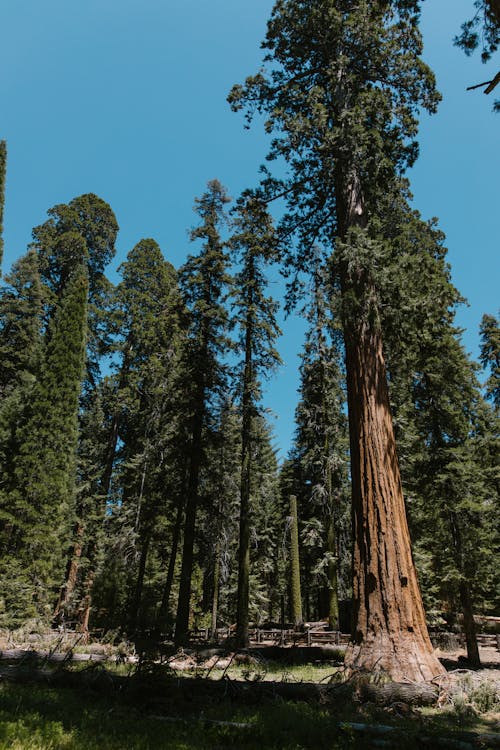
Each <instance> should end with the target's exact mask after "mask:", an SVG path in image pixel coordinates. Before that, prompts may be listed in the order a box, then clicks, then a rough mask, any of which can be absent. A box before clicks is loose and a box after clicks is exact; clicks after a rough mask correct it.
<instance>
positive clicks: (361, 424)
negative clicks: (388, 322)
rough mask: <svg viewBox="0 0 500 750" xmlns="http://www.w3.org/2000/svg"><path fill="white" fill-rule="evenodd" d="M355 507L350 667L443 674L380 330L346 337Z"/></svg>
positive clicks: (399, 676) (413, 676)
mask: <svg viewBox="0 0 500 750" xmlns="http://www.w3.org/2000/svg"><path fill="white" fill-rule="evenodd" d="M345 340H346V368H347V392H348V405H349V430H350V445H351V474H352V503H353V543H354V549H353V632H352V642H351V644H350V646H349V648H348V651H347V654H346V665H347V666H348V667H349V668H350V669H356V670H367V671H370V672H374V671H383V672H386V673H387V674H388V675H389V676H390V677H391V678H392V679H393V680H394V681H397V682H401V681H405V680H412V681H416V682H418V681H427V680H431V679H432V678H434V677H436V676H437V675H439V674H442V673H443V671H444V670H443V668H442V666H441V664H440V663H439V661H438V659H437V657H436V656H435V655H434V653H433V649H432V645H431V642H430V639H429V635H428V632H427V625H426V622H425V613H424V608H423V604H422V598H421V595H420V590H419V586H418V581H417V575H416V571H415V566H414V563H413V559H412V554H411V547H410V535H409V530H408V525H407V521H406V513H405V507H404V499H403V492H402V487H401V479H400V474H399V464H398V458H397V453H396V444H395V440H394V430H393V425H392V418H391V412H390V406H389V394H388V388H387V381H386V372H385V363H384V357H383V353H382V339H381V335H380V332H379V331H378V330H377V329H376V328H374V327H372V326H370V324H369V323H368V322H362V323H360V324H359V326H358V327H357V330H355V331H347V332H346V336H345Z"/></svg>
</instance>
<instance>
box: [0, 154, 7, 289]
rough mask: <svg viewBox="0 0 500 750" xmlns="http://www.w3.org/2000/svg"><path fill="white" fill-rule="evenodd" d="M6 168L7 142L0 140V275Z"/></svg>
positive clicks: (0, 273) (0, 269) (0, 271)
mask: <svg viewBox="0 0 500 750" xmlns="http://www.w3.org/2000/svg"><path fill="white" fill-rule="evenodd" d="M6 170H7V144H6V142H5V141H0V277H1V275H2V260H3V211H4V205H5V173H6Z"/></svg>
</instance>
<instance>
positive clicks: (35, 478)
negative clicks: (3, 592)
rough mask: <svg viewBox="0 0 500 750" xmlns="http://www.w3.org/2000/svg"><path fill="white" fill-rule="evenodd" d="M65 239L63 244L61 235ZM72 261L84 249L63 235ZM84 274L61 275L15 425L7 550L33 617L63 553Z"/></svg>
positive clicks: (47, 600)
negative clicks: (36, 368)
mask: <svg viewBox="0 0 500 750" xmlns="http://www.w3.org/2000/svg"><path fill="white" fill-rule="evenodd" d="M66 242H68V243H69V242H70V239H69V238H68V237H67V238H66ZM71 242H72V244H73V250H74V252H75V257H78V256H79V257H80V258H82V257H85V244H84V241H83V240H82V238H81V237H79V236H78V235H76V236H73V237H72V238H71ZM87 294H88V277H87V269H86V267H85V266H84V265H83V264H82V263H81V262H80V263H78V264H77V265H76V267H75V268H74V270H73V272H72V274H70V275H69V276H68V278H67V283H66V286H65V289H64V293H63V294H62V297H61V301H60V304H59V305H58V307H57V310H56V313H55V315H54V317H53V318H52V320H51V322H50V325H49V331H48V333H49V341H48V344H47V349H46V354H45V359H44V366H43V369H42V371H41V373H40V376H39V379H38V381H37V383H36V385H35V387H34V390H33V394H32V397H31V402H30V405H29V408H28V409H27V412H28V413H27V418H26V421H25V423H24V424H23V425H21V427H20V428H19V436H18V440H19V452H18V455H17V456H16V458H15V461H14V475H15V479H16V487H15V489H13V490H12V492H11V500H12V502H13V503H14V505H15V508H16V530H15V533H14V535H13V540H14V547H15V548H16V550H18V554H19V555H20V557H21V559H23V561H24V563H25V565H26V567H27V569H28V570H29V577H30V580H31V582H32V592H33V599H34V601H35V603H36V606H37V610H38V612H39V614H43V615H45V616H46V615H47V614H48V609H47V607H51V606H53V605H54V603H55V591H56V590H57V588H58V587H59V585H60V584H61V582H62V578H63V575H64V562H63V561H64V552H65V550H66V546H67V541H68V538H69V534H70V528H71V524H72V522H73V518H74V512H75V481H76V447H77V419H78V401H79V395H80V388H81V382H82V377H83V368H84V363H85V344H86V333H87Z"/></svg>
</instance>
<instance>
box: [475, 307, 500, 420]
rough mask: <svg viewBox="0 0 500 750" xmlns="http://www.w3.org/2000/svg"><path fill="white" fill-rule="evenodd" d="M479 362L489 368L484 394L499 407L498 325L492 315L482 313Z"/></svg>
mask: <svg viewBox="0 0 500 750" xmlns="http://www.w3.org/2000/svg"><path fill="white" fill-rule="evenodd" d="M479 333H480V335H481V364H482V365H483V367H484V368H485V369H486V368H489V370H490V372H491V375H490V377H489V378H488V380H487V381H486V396H487V398H489V399H491V400H492V401H493V403H494V405H495V408H496V409H500V326H499V325H498V320H497V319H496V318H495V317H494V316H493V315H483V318H482V320H481V328H480V330H479Z"/></svg>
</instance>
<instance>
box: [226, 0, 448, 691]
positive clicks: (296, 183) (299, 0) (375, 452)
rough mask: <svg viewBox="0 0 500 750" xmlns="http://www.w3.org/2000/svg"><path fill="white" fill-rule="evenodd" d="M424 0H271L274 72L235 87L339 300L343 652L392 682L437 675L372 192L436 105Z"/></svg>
mask: <svg viewBox="0 0 500 750" xmlns="http://www.w3.org/2000/svg"><path fill="white" fill-rule="evenodd" d="M418 10H419V3H418V2H417V1H416V0H399V1H394V2H385V1H382V0H379V1H378V2H368V1H367V0H362V1H361V2H356V3H354V2H352V0H319V2H316V3H314V4H312V3H310V2H306V1H305V0H279V2H277V3H276V5H275V7H274V9H273V12H272V16H271V19H270V21H269V24H268V30H267V36H266V39H265V41H264V44H263V46H264V47H265V48H266V49H267V50H268V51H269V52H268V55H267V58H266V59H267V61H268V62H270V63H271V66H270V69H269V72H267V73H266V71H263V72H260V73H258V74H257V75H256V76H254V77H251V78H248V79H247V81H246V83H245V84H244V85H243V86H235V87H234V88H233V90H232V92H231V94H230V102H231V104H232V106H233V108H234V109H236V110H238V109H241V108H246V111H247V115H248V117H250V118H251V116H252V114H253V113H254V112H255V111H257V112H262V113H266V114H267V115H268V119H267V122H266V128H267V130H268V131H269V132H270V133H272V134H273V136H274V138H273V141H272V146H271V152H270V155H269V158H270V159H279V158H282V159H284V160H285V161H286V162H287V163H288V166H289V171H288V174H287V177H286V178H285V179H281V180H278V179H276V178H273V177H272V176H271V175H270V174H268V178H267V180H265V187H266V188H267V190H268V193H269V197H270V198H271V197H273V196H276V197H277V196H279V195H281V196H283V197H284V198H285V199H286V201H287V205H288V211H287V213H286V215H285V217H284V219H283V221H282V223H281V231H282V235H283V237H286V236H290V235H295V237H296V240H297V243H298V249H299V253H298V254H297V257H296V258H295V261H296V266H297V267H298V268H299V269H300V268H304V266H306V265H307V261H308V259H310V257H311V249H312V247H313V246H314V243H315V242H316V241H317V240H318V239H320V240H322V241H323V242H324V243H325V244H326V245H327V246H328V247H330V248H331V250H332V268H333V271H334V274H335V280H336V283H337V285H338V287H339V289H340V293H341V297H342V325H343V332H344V342H345V350H346V375H347V395H348V408H349V429H350V445H351V476H352V500H353V526H354V528H353V540H354V555H353V558H354V581H353V597H354V629H353V640H352V643H351V645H350V648H349V650H348V653H347V657H346V662H347V664H348V665H349V666H350V667H351V668H353V669H368V670H370V671H374V670H375V671H376V670H383V671H386V672H387V673H388V674H390V675H391V676H392V677H393V679H403V678H408V679H413V680H423V679H430V678H432V677H434V676H436V675H437V674H439V673H441V672H442V667H441V665H440V664H439V662H438V660H437V659H436V657H435V656H434V654H433V653H432V647H431V644H430V640H429V637H428V633H427V627H426V623H425V615H424V610H423V605H422V600H421V595H420V591H419V587H418V582H417V577H416V572H415V567H414V564H413V560H412V554H411V548H410V539H409V533H408V527H407V522H406V516H405V508H404V500H403V493H402V488H401V480H400V474H399V465H398V458H397V453H396V445H395V439H394V430H393V424H392V418H391V410H390V404H389V396H388V388H387V379H386V372H385V362H384V353H383V345H382V336H381V327H380V323H379V310H378V294H377V285H376V270H377V265H378V264H380V262H381V258H382V257H383V248H384V239H385V238H384V235H383V232H382V231H381V216H380V209H379V201H380V198H381V196H384V195H387V194H390V193H394V194H397V193H398V191H399V190H400V175H401V173H402V172H403V170H404V169H405V168H406V167H408V166H410V165H411V164H412V163H413V161H414V160H415V158H416V155H417V145H416V143H415V141H414V138H415V134H416V131H417V120H416V115H417V110H418V109H419V108H421V107H423V108H426V109H427V110H429V111H431V112H432V111H434V110H435V108H436V104H437V101H438V98H439V97H438V95H437V93H436V91H435V88H434V77H433V75H432V73H431V71H430V70H429V69H428V68H427V67H426V66H425V64H424V63H423V62H422V60H421V59H420V53H421V49H422V42H421V37H420V33H419V30H418V25H417V23H418Z"/></svg>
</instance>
